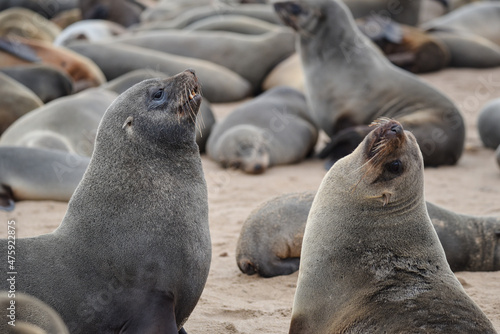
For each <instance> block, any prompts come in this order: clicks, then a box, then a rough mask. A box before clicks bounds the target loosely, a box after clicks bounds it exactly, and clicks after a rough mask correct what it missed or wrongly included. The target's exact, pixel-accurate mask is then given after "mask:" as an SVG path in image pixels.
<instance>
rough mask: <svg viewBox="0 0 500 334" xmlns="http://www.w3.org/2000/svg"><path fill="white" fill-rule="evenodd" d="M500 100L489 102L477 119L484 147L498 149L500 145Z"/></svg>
mask: <svg viewBox="0 0 500 334" xmlns="http://www.w3.org/2000/svg"><path fill="white" fill-rule="evenodd" d="M499 129H500V98H498V99H494V100H491V101H490V102H488V103H487V104H486V105H485V106H483V108H482V109H481V111H480V112H479V116H478V118H477V130H478V132H479V136H480V137H481V141H482V142H483V144H484V146H486V147H488V148H492V149H496V148H497V147H498V145H500V131H499Z"/></svg>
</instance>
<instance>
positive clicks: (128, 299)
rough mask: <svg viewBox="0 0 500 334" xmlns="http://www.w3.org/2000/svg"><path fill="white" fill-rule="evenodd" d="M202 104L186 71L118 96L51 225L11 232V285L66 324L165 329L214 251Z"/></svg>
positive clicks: (187, 305) (180, 319)
mask: <svg viewBox="0 0 500 334" xmlns="http://www.w3.org/2000/svg"><path fill="white" fill-rule="evenodd" d="M186 92H189V93H186ZM200 102H201V96H200V94H199V84H198V82H197V80H196V77H195V75H194V72H192V71H186V72H183V73H181V74H179V75H177V76H174V77H171V78H168V79H164V80H161V79H152V80H146V81H143V82H141V83H139V84H138V85H135V86H133V87H132V88H130V89H129V90H127V91H126V92H125V93H123V94H121V95H120V97H118V98H117V99H116V100H115V102H114V103H113V104H112V105H111V106H110V107H109V108H108V110H107V111H106V114H105V115H104V117H103V119H102V122H101V124H100V126H99V130H98V134H97V138H96V146H95V150H94V153H93V155H92V158H91V161H90V164H89V167H88V168H87V170H86V172H85V175H84V177H83V179H82V181H81V182H80V184H79V185H78V187H77V189H76V191H75V193H74V194H73V196H72V198H71V200H70V202H69V205H68V210H67V212H66V215H65V217H64V218H63V221H62V222H61V225H60V226H59V228H58V229H57V230H56V231H54V232H53V233H50V234H46V235H42V236H39V237H35V238H26V239H17V240H16V249H17V248H19V249H23V252H20V253H19V254H16V268H17V270H18V271H19V272H22V273H23V274H22V275H19V276H17V279H16V289H17V291H20V292H25V293H29V294H31V295H33V296H35V297H36V298H38V299H40V300H42V301H43V302H45V303H47V304H48V305H50V306H51V307H53V308H54V309H55V310H56V311H57V312H58V313H60V314H61V316H62V318H63V320H64V322H65V323H66V324H67V326H68V328H69V330H70V332H71V333H117V332H120V331H122V332H129V331H130V332H131V333H169V334H173V333H177V332H178V331H179V330H180V329H181V327H182V325H183V323H184V322H185V321H186V320H187V318H188V316H189V315H190V313H191V312H192V310H193V308H194V307H195V305H196V303H197V302H198V299H199V297H200V295H201V292H202V290H203V288H204V285H205V282H206V279H207V276H208V271H209V267H210V260H211V242H210V234H209V229H208V203H207V189H206V183H205V179H204V175H203V170H202V166H201V159H200V155H199V152H198V147H197V145H196V143H195V121H194V120H195V116H196V113H197V111H198V108H199V104H200ZM2 249H3V250H4V251H5V252H7V240H3V241H2ZM48 257H50V258H52V259H53V260H54V262H53V263H52V265H50V266H47V265H46V262H44V260H43V259H47V258H48ZM187 278H189V279H187ZM7 287H8V286H7V282H5V283H4V288H7Z"/></svg>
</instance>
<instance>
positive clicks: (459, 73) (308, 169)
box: [0, 68, 500, 333]
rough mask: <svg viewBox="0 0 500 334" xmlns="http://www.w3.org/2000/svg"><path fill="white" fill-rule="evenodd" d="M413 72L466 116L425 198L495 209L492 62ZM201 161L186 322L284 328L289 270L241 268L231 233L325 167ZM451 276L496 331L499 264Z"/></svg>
mask: <svg viewBox="0 0 500 334" xmlns="http://www.w3.org/2000/svg"><path fill="white" fill-rule="evenodd" d="M421 77H422V78H423V79H424V80H426V81H428V82H429V83H431V84H432V85H434V86H436V87H438V88H439V89H440V90H442V91H443V92H444V93H445V94H447V95H449V96H450V97H451V98H452V99H453V100H454V101H455V102H456V103H457V105H458V106H459V107H460V109H461V110H462V111H463V114H464V117H465V120H466V123H467V143H466V150H465V152H464V155H463V156H462V158H461V160H460V161H459V163H458V164H457V165H456V166H452V167H439V168H432V169H426V170H425V185H426V189H425V195H426V199H427V200H429V201H431V202H434V203H436V204H440V205H441V206H444V207H446V208H448V209H451V210H453V211H456V212H460V213H466V214H474V215H497V216H500V169H499V168H498V166H497V165H496V163H495V161H494V156H493V153H494V152H493V151H492V150H488V149H485V148H483V147H482V145H481V141H480V139H479V135H478V133H477V130H476V118H477V115H478V112H479V110H480V108H481V107H482V106H483V105H484V104H485V103H486V102H487V101H488V100H490V99H493V98H495V97H500V68H496V69H486V70H471V69H463V70H457V69H453V70H451V69H449V70H444V71H441V72H438V73H432V74H427V75H422V76H421ZM408 93H409V94H411V92H408ZM234 105H235V104H227V105H214V108H215V113H216V115H217V116H218V118H219V119H220V118H222V117H224V115H226V114H227V113H228V112H230V111H231V110H232V108H234ZM499 131H500V129H499ZM319 145H321V143H320V144H319ZM203 167H204V170H205V175H206V179H207V184H208V192H209V206H210V228H211V235H212V244H213V258H212V265H211V270H210V275H209V278H208V281H207V284H206V287H205V290H204V292H203V295H202V297H201V300H200V302H199V303H198V306H197V307H196V309H195V310H194V312H193V314H192V315H191V317H190V318H189V320H188V322H187V323H186V325H185V328H186V330H187V331H188V332H190V333H287V331H288V325H289V322H290V314H291V308H292V300H293V296H294V292H295V287H296V281H297V273H295V274H293V275H290V276H286V277H275V278H269V279H264V278H260V277H258V276H246V275H244V274H242V273H241V272H240V271H239V269H238V267H237V266H236V261H235V249H236V241H237V238H238V235H239V232H240V229H241V226H242V224H243V222H244V220H245V219H246V217H247V216H248V215H249V213H250V212H251V211H252V210H253V209H254V208H255V207H256V206H257V205H259V204H260V203H262V202H264V201H266V200H268V199H270V198H272V197H274V196H277V195H280V194H282V193H286V192H292V191H303V190H316V189H317V188H318V186H319V184H320V182H321V180H322V178H323V176H324V175H325V172H326V171H325V170H324V169H323V162H322V161H319V160H314V159H313V160H308V161H306V162H303V163H300V164H297V165H292V166H283V167H273V168H271V169H270V170H268V171H267V172H266V173H264V174H263V175H258V176H253V175H245V174H243V173H242V172H239V171H233V170H223V169H221V168H220V167H219V166H218V165H217V164H215V163H214V162H212V161H210V160H209V159H208V158H206V157H203ZM65 210H66V203H58V202H48V201H45V202H30V201H26V202H19V203H17V207H16V210H15V211H13V212H10V213H5V212H1V213H0V236H3V237H5V235H6V230H7V223H6V222H7V220H8V219H11V218H13V219H15V220H16V221H17V225H16V226H17V227H18V231H17V236H18V237H22V236H34V235H39V234H42V233H47V232H50V231H52V230H53V229H55V228H56V227H57V226H58V224H59V222H60V221H61V219H62V217H63V216H64V213H65ZM104 219H105V218H104ZM1 222H3V223H1ZM2 226H3V227H2ZM457 276H458V278H459V279H460V281H461V282H462V284H463V285H464V287H465V290H466V291H467V293H468V294H469V295H470V296H471V297H472V298H473V299H474V300H475V301H476V302H477V303H478V304H479V306H480V307H481V309H483V311H484V312H485V313H486V314H487V316H488V317H489V318H490V319H491V320H492V322H493V324H494V325H495V327H496V329H497V330H498V331H500V271H499V272H478V273H471V272H460V273H457ZM186 279H189V278H186Z"/></svg>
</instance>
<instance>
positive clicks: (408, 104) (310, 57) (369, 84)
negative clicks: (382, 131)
mask: <svg viewBox="0 0 500 334" xmlns="http://www.w3.org/2000/svg"><path fill="white" fill-rule="evenodd" d="M295 6H299V7H298V8H300V10H296V8H297V7H295ZM275 8H276V10H277V12H278V14H279V15H280V16H281V17H282V19H283V21H284V22H285V23H287V24H289V25H290V26H292V27H294V28H295V29H296V30H297V34H298V45H299V52H300V54H301V58H302V65H303V68H304V76H305V83H306V96H307V99H308V103H309V106H310V108H311V112H312V113H313V116H314V120H315V122H316V124H317V125H318V126H319V127H321V128H322V129H323V130H324V131H325V132H326V133H327V134H328V135H329V136H333V137H332V147H329V148H328V149H329V151H330V152H334V153H335V149H337V148H339V147H341V144H343V143H344V141H342V140H340V139H341V138H343V136H346V135H351V137H356V138H357V139H356V140H355V142H354V143H353V144H351V145H349V147H348V149H349V150H350V151H352V150H353V149H354V148H355V147H356V145H357V144H359V142H360V141H361V140H362V138H363V137H364V135H366V133H367V132H369V131H370V129H369V128H367V127H366V126H367V125H368V124H370V123H371V122H372V121H374V120H376V119H378V118H380V117H389V118H393V119H396V120H398V121H400V122H401V123H402V124H403V126H405V127H406V128H407V129H408V130H410V131H412V132H413V134H414V135H415V136H416V137H417V140H418V142H419V145H420V148H421V150H422V153H423V155H424V162H425V164H426V165H431V166H437V165H443V164H446V165H450V164H455V163H456V162H457V160H458V159H459V158H460V156H461V154H462V151H463V147H464V141H465V126H464V121H463V118H462V116H461V114H460V112H459V111H458V109H457V108H456V106H455V105H454V104H453V102H452V101H451V100H450V99H448V98H447V97H446V96H445V95H443V94H442V93H440V92H439V91H438V90H436V89H435V88H433V87H431V86H429V85H428V84H426V83H425V82H423V81H422V80H420V79H419V78H418V77H416V76H415V75H412V74H411V73H408V72H406V71H404V70H402V69H400V68H397V67H396V66H394V65H392V64H391V63H390V62H389V61H388V60H387V58H386V57H385V56H384V55H383V54H382V53H381V52H380V50H378V49H377V48H376V47H375V46H374V45H373V43H372V42H371V41H370V40H369V39H368V38H367V37H366V36H364V35H363V34H362V33H361V32H360V31H359V29H358V28H357V26H356V24H355V22H354V20H353V18H352V15H351V14H350V13H349V10H348V9H347V7H346V6H345V5H344V4H343V3H342V2H341V1H337V0H321V1H312V0H311V1H289V2H278V3H276V4H275ZM294 12H299V14H297V15H295V14H293V13H294ZM360 129H361V130H360ZM339 137H340V138H339ZM337 141H338V143H337ZM348 144H350V143H349V142H348ZM349 150H348V151H347V153H348V152H349ZM330 152H325V153H330ZM341 153H342V155H345V152H341Z"/></svg>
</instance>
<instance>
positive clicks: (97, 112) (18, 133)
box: [0, 88, 117, 156]
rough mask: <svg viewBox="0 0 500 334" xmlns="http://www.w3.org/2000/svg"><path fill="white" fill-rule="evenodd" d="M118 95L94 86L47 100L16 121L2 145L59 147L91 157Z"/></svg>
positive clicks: (4, 137)
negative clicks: (95, 142) (103, 124)
mask: <svg viewBox="0 0 500 334" xmlns="http://www.w3.org/2000/svg"><path fill="white" fill-rule="evenodd" d="M116 96H117V94H115V93H113V92H111V91H107V90H100V89H98V88H94V89H87V90H85V91H83V92H80V93H78V94H75V95H70V96H65V97H62V98H59V99H57V100H54V101H52V102H50V103H47V104H46V105H44V106H43V107H40V108H38V109H36V110H33V111H32V112H30V113H28V114H26V115H24V116H23V117H21V118H19V119H18V120H17V121H16V122H15V123H14V124H12V125H11V126H10V127H9V128H8V129H7V130H6V131H5V132H4V133H3V134H2V137H0V146H25V147H33V148H35V147H36V148H45V149H56V150H61V151H65V152H70V153H74V154H78V155H83V156H90V155H91V154H92V151H93V148H94V140H95V135H96V130H97V127H98V125H99V122H100V121H101V118H102V115H104V112H105V111H106V109H107V108H108V107H109V105H110V104H111V102H113V100H114V99H115V98H116Z"/></svg>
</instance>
